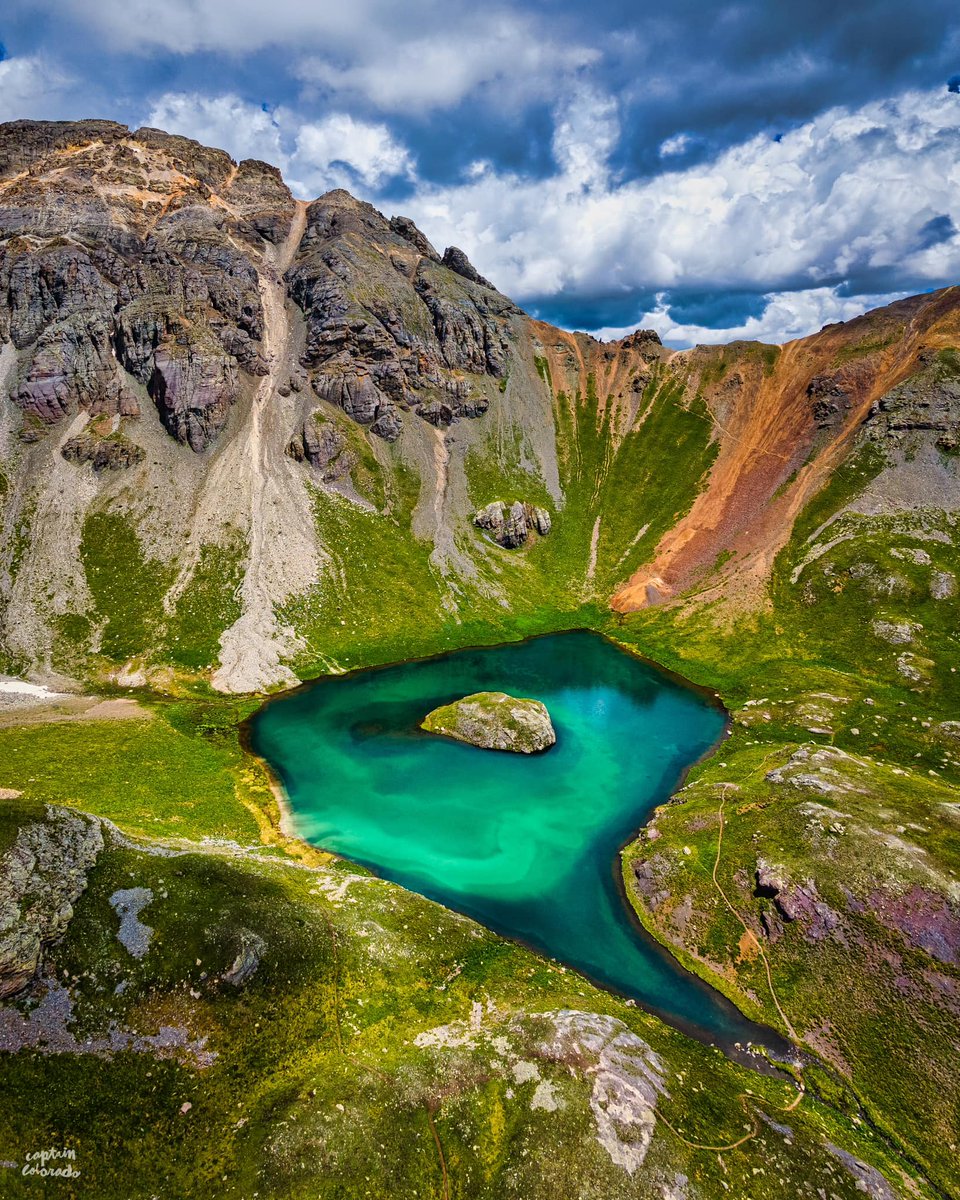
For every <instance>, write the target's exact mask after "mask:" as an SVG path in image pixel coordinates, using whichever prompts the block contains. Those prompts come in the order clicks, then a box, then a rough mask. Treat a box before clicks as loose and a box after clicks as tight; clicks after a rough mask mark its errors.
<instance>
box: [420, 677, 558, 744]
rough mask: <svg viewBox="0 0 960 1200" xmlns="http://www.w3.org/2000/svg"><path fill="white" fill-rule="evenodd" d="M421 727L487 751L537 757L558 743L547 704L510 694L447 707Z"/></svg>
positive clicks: (480, 696)
mask: <svg viewBox="0 0 960 1200" xmlns="http://www.w3.org/2000/svg"><path fill="white" fill-rule="evenodd" d="M420 728H421V729H425V730H426V731H427V732H428V733H439V734H442V735H443V736H444V737H450V738H454V739H455V740H456V741H458V742H469V744H470V745H471V746H479V747H480V748H481V749H483V750H511V751H513V752H514V753H515V754H536V753H538V752H539V751H541V750H547V749H549V748H550V747H551V746H552V745H554V743H555V742H556V740H557V735H556V733H555V732H554V728H553V724H552V722H551V720H550V714H549V713H548V712H547V708H546V705H544V704H542V703H541V702H540V701H539V700H525V699H517V698H516V697H515V696H508V695H507V694H506V692H476V693H474V694H473V695H472V696H464V698H463V699H462V700H456V701H454V702H453V704H443V705H441V706H440V707H439V708H435V709H434V710H433V712H431V713H428V714H427V715H426V716H425V717H424V719H423V720H422V721H421V722H420Z"/></svg>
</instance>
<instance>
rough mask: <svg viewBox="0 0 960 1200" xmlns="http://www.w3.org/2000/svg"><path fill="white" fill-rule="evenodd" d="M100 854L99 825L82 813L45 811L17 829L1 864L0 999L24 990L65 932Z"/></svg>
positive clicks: (57, 809)
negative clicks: (43, 958)
mask: <svg viewBox="0 0 960 1200" xmlns="http://www.w3.org/2000/svg"><path fill="white" fill-rule="evenodd" d="M102 850H103V832H102V828H101V825H100V822H99V821H98V820H97V819H96V818H95V817H88V816H86V815H85V814H83V813H75V812H70V811H69V810H67V809H63V808H55V807H53V806H50V807H48V808H47V809H46V816H45V819H43V820H38V821H34V822H31V823H30V824H27V825H23V826H21V828H20V830H19V832H18V833H17V836H16V839H15V841H14V843H13V845H12V846H11V847H10V848H9V849H8V850H7V851H6V853H5V854H4V856H3V858H2V859H0V1000H3V999H5V998H6V997H7V996H12V995H15V994H16V993H17V992H19V991H21V990H22V989H23V988H25V987H26V986H27V984H28V983H29V982H30V980H31V979H32V978H33V976H34V975H35V974H36V971H37V969H38V967H39V965H40V962H41V960H42V957H43V951H44V949H45V947H46V946H48V945H49V944H50V943H51V942H53V941H55V940H56V939H57V938H58V937H60V936H61V935H62V934H63V933H65V932H66V928H67V925H68V924H69V923H70V920H71V918H72V917H73V906H74V904H75V903H76V902H77V900H78V899H79V897H80V895H81V894H82V893H83V891H84V889H85V888H86V886H87V876H88V874H89V872H90V871H91V869H92V868H93V866H94V864H95V863H96V861H97V858H98V856H99V854H100V852H101V851H102Z"/></svg>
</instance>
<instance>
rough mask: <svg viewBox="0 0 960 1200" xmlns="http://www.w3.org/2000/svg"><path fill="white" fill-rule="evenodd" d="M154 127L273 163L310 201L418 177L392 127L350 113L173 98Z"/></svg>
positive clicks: (162, 104)
mask: <svg viewBox="0 0 960 1200" xmlns="http://www.w3.org/2000/svg"><path fill="white" fill-rule="evenodd" d="M0 66H2V64H0ZM147 124H149V125H155V126H156V127H157V128H159V129H165V130H166V131H167V132H168V133H179V134H183V135H184V136H185V137H192V138H195V139H196V140H197V141H199V142H203V143H204V144H205V145H208V146H217V147H219V148H222V149H224V150H227V151H229V153H230V154H232V155H233V157H234V158H237V159H240V158H262V159H264V160H265V161H267V162H271V163H273V164H274V165H275V166H278V167H279V168H280V169H281V170H282V171H283V173H284V175H285V177H286V179H287V183H288V184H289V185H290V187H291V189H292V190H293V191H294V192H295V193H297V194H298V195H300V196H304V197H307V198H313V197H314V196H317V195H319V194H320V193H322V192H325V191H329V190H330V189H331V188H335V187H346V188H350V189H352V190H354V191H357V192H359V193H363V194H364V195H367V194H370V192H371V191H374V190H376V189H377V188H379V187H380V186H382V185H383V184H384V183H385V182H386V181H388V180H391V179H395V178H396V177H399V176H404V177H411V176H412V175H413V172H414V162H413V159H412V157H411V155H410V153H409V151H408V150H407V149H406V147H405V146H404V145H402V143H400V142H398V141H397V140H396V139H395V138H394V137H393V135H392V134H391V133H390V131H389V129H387V127H386V126H385V125H382V124H379V123H375V122H368V121H360V120H357V119H356V118H354V117H352V116H350V115H349V114H347V113H330V114H328V115H327V116H326V117H324V118H323V119H321V120H319V121H301V120H299V119H298V117H297V116H296V114H295V113H293V112H292V111H290V110H289V109H283V108H278V109H276V110H270V111H267V110H265V109H264V108H263V107H262V106H261V105H256V104H251V103H250V102H249V101H246V100H243V99H241V98H240V97H239V96H234V95H223V96H202V95H198V94H197V93H192V92H172V93H167V94H166V95H163V96H161V97H159V99H157V100H156V101H155V102H154V104H153V106H152V107H151V109H150V113H149V116H148V117H147Z"/></svg>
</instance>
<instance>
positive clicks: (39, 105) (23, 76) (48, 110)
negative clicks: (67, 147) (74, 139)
mask: <svg viewBox="0 0 960 1200" xmlns="http://www.w3.org/2000/svg"><path fill="white" fill-rule="evenodd" d="M70 83H71V80H70V79H69V77H68V76H67V75H66V74H65V72H64V71H63V70H62V69H61V68H60V67H58V66H57V65H56V64H54V63H51V62H49V61H47V60H46V59H44V58H42V57H40V56H37V55H29V56H28V55H21V56H18V57H16V58H6V59H4V60H3V61H2V62H0V121H16V120H20V119H21V118H28V119H31V120H35V119H36V118H38V117H57V116H60V115H61V113H60V105H61V104H62V96H63V93H64V91H65V89H66V88H67V87H68V86H69V84H70Z"/></svg>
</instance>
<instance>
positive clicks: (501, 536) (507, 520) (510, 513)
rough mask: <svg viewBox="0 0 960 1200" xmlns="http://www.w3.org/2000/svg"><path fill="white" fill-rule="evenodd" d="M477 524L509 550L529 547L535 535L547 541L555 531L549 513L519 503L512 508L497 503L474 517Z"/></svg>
mask: <svg viewBox="0 0 960 1200" xmlns="http://www.w3.org/2000/svg"><path fill="white" fill-rule="evenodd" d="M473 523H474V525H476V526H477V528H479V529H483V530H485V531H486V532H487V533H488V534H489V535H490V536H491V537H492V538H493V540H494V541H495V542H496V543H497V544H498V545H500V546H503V547H505V548H506V549H507V550H517V549H519V547H520V546H523V545H525V544H526V541H527V539H528V537H529V536H530V533H531V531H533V530H535V531H536V532H537V533H538V534H539V535H540V536H541V537H546V535H547V534H548V533H549V532H550V528H551V520H550V514H549V513H548V512H547V510H546V509H545V508H538V507H537V506H536V505H533V504H526V503H524V501H523V500H515V501H514V502H513V504H511V505H509V506H508V505H506V504H504V502H503V501H502V500H494V501H493V502H492V503H491V504H488V505H486V506H485V507H484V508H481V509H480V510H479V511H478V512H477V513H475V514H474V518H473Z"/></svg>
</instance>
